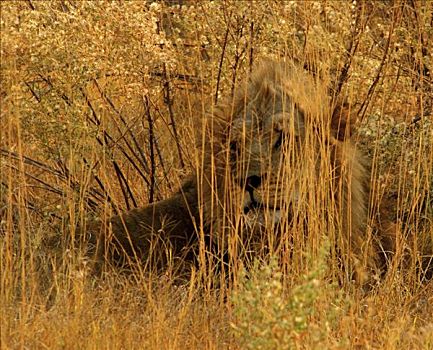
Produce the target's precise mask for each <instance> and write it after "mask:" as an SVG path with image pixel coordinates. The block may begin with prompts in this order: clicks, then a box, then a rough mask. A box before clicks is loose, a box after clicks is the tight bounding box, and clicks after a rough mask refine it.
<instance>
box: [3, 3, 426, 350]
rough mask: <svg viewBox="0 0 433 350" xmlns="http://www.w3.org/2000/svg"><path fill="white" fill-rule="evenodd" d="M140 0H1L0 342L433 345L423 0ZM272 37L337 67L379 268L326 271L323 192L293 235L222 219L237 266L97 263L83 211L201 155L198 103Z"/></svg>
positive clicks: (224, 88) (91, 213)
mask: <svg viewBox="0 0 433 350" xmlns="http://www.w3.org/2000/svg"><path fill="white" fill-rule="evenodd" d="M146 6H147V5H145V4H143V3H142V2H125V3H117V2H115V3H111V2H110V3H108V2H56V3H54V2H36V1H28V2H15V1H5V2H2V4H1V19H2V24H1V31H2V40H1V79H2V84H1V88H0V98H1V106H0V108H1V122H0V143H1V145H0V148H1V149H0V152H1V153H0V180H1V183H0V186H1V187H0V324H1V327H0V344H1V347H2V348H19V347H23V348H68V349H69V348H77V349H78V348H79V349H82V348H94V349H100V348H126V349H129V348H144V349H195V348H197V349H203V348H206V349H207V348H209V349H224V348H230V349H232V348H233V349H236V348H239V349H244V348H251V349H265V348H268V349H275V348H300V349H302V348H305V349H310V348H319V349H322V348H330V349H342V348H361V349H363V348H374V349H431V348H432V347H433V336H432V334H433V317H432V315H433V285H432V283H431V282H428V281H425V280H426V278H425V277H427V275H426V273H427V271H424V270H423V269H422V268H420V266H421V267H422V266H423V264H424V266H426V261H427V262H428V259H429V255H430V256H431V254H432V250H433V249H432V245H433V243H432V242H433V227H432V226H433V225H432V224H431V221H432V217H433V209H432V207H433V200H432V198H433V194H432V191H433V170H432V169H433V150H432V139H433V129H432V128H433V126H432V112H431V86H432V82H431V77H430V75H426V72H428V71H430V72H431V70H432V69H433V67H432V65H431V59H430V58H429V57H430V56H431V54H432V51H433V49H432V48H431V47H429V46H428V44H429V41H428V37H429V35H431V31H432V27H431V21H429V18H431V16H432V10H431V9H430V8H429V6H428V5H426V4H424V3H422V2H416V3H415V5H414V7H412V5H410V4H405V3H403V2H402V3H400V2H396V3H394V4H393V5H389V4H381V3H373V2H372V3H365V4H364V5H363V4H357V3H355V2H340V1H329V2H326V3H324V2H316V1H311V2H303V1H299V2H287V3H286V2H284V3H283V2H282V3H278V2H277V3H270V2H257V3H253V4H251V3H249V2H236V1H233V2H212V3H206V4H204V3H202V4H196V5H195V7H189V6H182V7H180V8H179V7H168V6H166V5H163V4H159V5H152V6H150V7H146ZM143 9H145V10H143ZM415 15H416V16H415ZM415 17H416V18H417V21H415V19H414V18H415ZM364 24H365V25H364ZM389 33H391V34H389ZM361 34H362V35H361ZM350 43H352V44H351V45H350ZM347 45H349V46H350V47H351V49H350V50H349V55H348V54H347V52H348V51H346V49H347V48H348V47H347ZM424 49H425V50H427V51H424ZM425 52H427V54H426V53H425ZM428 55H430V56H428ZM282 56H285V57H291V58H294V59H296V60H298V61H300V62H303V63H305V65H306V66H309V67H310V69H312V70H313V71H316V72H317V73H318V74H319V75H320V76H321V77H322V78H323V79H324V80H325V81H327V80H329V79H330V80H334V79H335V80H337V83H338V80H339V79H341V81H340V83H341V87H342V88H341V92H340V93H341V94H342V95H345V97H347V98H348V100H350V101H351V107H350V108H351V109H352V110H353V112H354V113H355V114H356V116H357V119H358V120H357V122H356V125H355V126H356V127H358V131H357V134H356V135H355V136H356V142H357V144H358V145H359V147H360V148H362V149H363V150H364V151H365V152H366V153H367V154H368V156H369V158H370V159H371V160H372V162H373V163H372V187H373V197H372V198H373V200H372V204H371V208H370V213H371V218H370V222H371V225H373V224H374V221H375V217H374V216H375V215H376V214H377V213H378V210H379V209H378V208H379V205H380V203H386V204H385V207H387V209H388V211H389V215H390V217H392V219H393V223H394V226H392V228H391V231H392V232H390V234H392V235H393V236H394V237H396V242H397V245H396V250H395V252H394V253H393V254H390V255H389V256H393V257H394V259H393V260H392V261H391V262H390V267H389V271H388V273H387V274H386V275H385V276H383V277H382V278H380V279H378V280H377V283H376V284H375V285H374V286H373V288H372V289H371V290H370V291H368V292H365V291H363V290H361V289H360V288H357V286H355V285H346V286H344V288H342V286H340V285H338V283H336V281H338V280H339V279H338V278H335V276H336V275H338V274H339V273H341V270H340V269H339V267H338V263H337V257H336V256H335V255H332V253H330V251H332V249H324V247H326V246H327V245H326V244H329V243H326V242H327V241H326V240H324V239H322V238H323V231H324V227H323V221H320V215H319V214H317V215H318V216H316V217H314V213H317V211H316V209H317V208H319V209H320V208H321V209H322V210H323V209H326V207H323V203H322V205H321V203H318V204H317V208H316V207H309V208H307V209H306V210H307V211H308V216H309V220H310V225H309V226H308V233H309V235H308V237H305V236H304V235H303V232H304V231H303V230H304V229H305V228H304V227H301V226H302V225H300V226H299V227H298V229H295V230H293V228H292V230H293V231H292V232H291V234H292V235H293V237H295V239H294V243H292V242H289V241H287V242H285V244H282V245H280V246H279V247H280V248H281V247H282V248H283V249H280V250H277V251H274V252H272V249H270V251H271V252H272V254H269V247H270V246H272V243H275V242H274V241H275V237H273V236H269V232H272V231H271V230H268V231H267V234H268V236H265V237H262V240H259V242H256V241H254V240H253V241H252V242H250V243H251V245H253V246H254V245H255V246H254V247H255V249H257V248H258V249H257V251H259V253H258V254H252V255H249V254H245V251H243V250H242V249H250V248H251V247H250V246H248V243H249V242H242V244H241V243H239V237H246V236H248V234H247V233H246V232H242V230H241V227H242V225H241V222H240V221H239V222H231V223H229V224H230V225H231V226H230V225H228V226H229V228H230V232H231V234H232V236H231V237H230V239H231V240H230V239H229V241H228V243H229V244H230V246H229V248H230V249H231V253H232V256H233V257H238V256H239V257H242V258H244V259H235V258H234V259H233V261H231V263H232V264H233V265H232V266H231V267H230V272H233V271H234V272H235V274H234V277H233V276H230V277H227V276H224V275H223V276H221V275H219V274H218V271H215V270H214V269H213V267H214V266H212V265H211V266H210V265H206V264H202V265H199V266H198V267H196V269H195V270H193V272H192V273H190V274H188V276H187V277H185V276H182V278H177V277H178V276H176V275H175V274H171V270H168V271H167V273H166V274H162V275H160V274H156V273H153V272H151V273H149V272H148V271H144V272H143V270H142V269H137V271H136V272H133V273H127V274H124V273H121V272H120V271H117V270H116V269H108V273H107V276H106V277H105V279H103V280H99V279H96V278H95V277H93V276H91V274H90V271H89V262H88V260H87V259H86V258H85V257H84V256H83V250H84V249H85V247H84V246H83V244H84V243H85V242H84V238H83V237H80V236H79V230H78V229H77V227H82V226H83V225H85V224H86V220H87V219H89V218H94V217H102V218H104V217H110V216H111V215H113V214H114V213H115V212H116V211H117V210H120V211H123V210H126V209H129V208H133V207H136V206H144V205H146V204H147V203H148V202H149V200H160V199H162V198H167V197H168V196H170V195H171V194H172V193H174V192H175V191H176V190H177V189H178V188H179V186H180V184H181V183H182V181H183V180H184V179H185V177H186V175H187V174H189V173H190V171H191V169H192V168H194V167H196V165H197V164H200V162H201V159H202V154H200V149H199V148H198V149H197V148H196V147H194V145H195V144H197V141H198V140H197V138H198V137H199V135H200V130H197V129H196V127H197V125H200V124H199V120H200V118H201V116H202V115H204V114H205V113H210V114H212V111H213V109H214V107H215V102H220V101H221V100H222V99H223V98H224V96H227V95H229V94H230V93H231V91H232V89H233V87H234V83H236V82H238V81H239V80H241V79H242V78H243V77H244V76H245V75H246V74H247V72H248V71H249V69H250V68H251V67H252V66H253V65H254V64H255V63H256V62H257V61H259V60H260V59H262V58H264V57H271V58H274V59H275V58H279V57H282ZM413 57H416V60H415V61H416V62H414V59H412V58H413ZM349 62H350V70H349V75H348V77H347V80H345V77H344V74H342V73H341V72H343V71H344V67H345V64H348V63H349ZM424 68H425V69H424ZM430 74H431V73H430ZM328 77H330V78H328ZM332 82H333V81H332ZM152 133H153V134H152ZM303 186H305V187H304V189H306V191H305V193H308V191H307V187H308V181H306V182H305V184H304V185H303ZM324 186H326V184H325V183H324ZM239 214H240V213H239ZM322 215H324V213H323V212H322ZM265 226H267V227H268V228H269V227H270V226H272V222H266V225H265ZM371 229H372V228H371ZM369 232H370V231H369ZM328 233H329V232H328ZM324 242H325V243H324ZM257 245H258V247H257ZM264 245H266V247H264ZM277 246H278V245H277ZM325 250H326V251H325ZM237 254H238V255H237ZM245 267H246V269H245Z"/></svg>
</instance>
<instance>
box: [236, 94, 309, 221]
mask: <svg viewBox="0 0 433 350" xmlns="http://www.w3.org/2000/svg"><path fill="white" fill-rule="evenodd" d="M272 97H273V98H271V99H269V96H268V103H267V104H265V105H261V106H260V107H261V108H257V101H256V100H254V101H252V102H251V105H246V106H245V109H243V110H242V111H241V115H239V116H237V117H236V118H235V119H234V120H233V123H232V127H231V131H230V142H229V148H230V169H231V172H232V176H233V178H234V180H235V183H236V184H237V185H239V186H240V187H241V188H242V189H243V190H244V193H243V204H242V205H243V210H244V212H245V213H247V212H249V211H250V210H261V209H267V210H271V211H272V212H273V217H274V220H278V218H279V213H280V210H281V209H283V208H286V209H287V208H288V207H292V206H293V205H294V204H296V203H297V201H298V200H299V198H300V191H301V188H300V187H301V182H302V177H303V176H305V175H306V171H307V169H308V166H307V163H306V162H304V161H303V159H304V157H305V155H306V152H305V146H306V132H305V118H304V113H303V111H302V110H301V109H300V108H299V107H298V106H296V104H294V103H293V102H292V100H291V99H290V98H289V97H288V96H286V95H284V94H281V93H276V94H275V95H274V96H272ZM311 175H312V174H310V176H311Z"/></svg>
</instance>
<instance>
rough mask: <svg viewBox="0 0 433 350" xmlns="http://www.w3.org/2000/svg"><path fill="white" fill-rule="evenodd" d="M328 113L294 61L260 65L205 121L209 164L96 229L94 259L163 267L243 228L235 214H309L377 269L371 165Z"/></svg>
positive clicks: (318, 89) (356, 260)
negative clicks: (174, 189)
mask: <svg viewBox="0 0 433 350" xmlns="http://www.w3.org/2000/svg"><path fill="white" fill-rule="evenodd" d="M331 115H332V111H331V101H330V98H329V97H328V94H327V88H326V86H324V85H323V84H322V83H321V82H320V81H318V80H317V79H315V78H314V77H312V76H311V75H310V74H307V73H306V72H305V71H304V70H303V69H302V68H299V67H297V66H296V65H293V64H287V65H286V64H279V63H269V62H268V63H267V64H265V65H262V67H261V68H259V69H257V71H256V72H255V73H254V74H253V75H252V77H251V79H250V80H249V81H248V82H247V84H246V85H245V86H241V87H240V88H239V89H238V91H237V93H236V94H235V96H234V97H233V98H231V99H228V100H227V102H226V103H225V104H221V105H220V106H218V107H217V108H216V110H215V111H214V113H213V115H211V116H208V117H206V118H204V123H205V124H204V126H203V127H202V130H203V131H204V134H203V135H202V137H201V140H202V141H201V142H200V143H199V147H198V149H199V152H204V153H203V155H204V157H202V159H203V161H201V162H199V164H197V167H196V170H195V173H194V174H192V175H191V176H190V177H189V178H188V181H187V183H186V185H185V186H183V187H182V189H181V190H180V191H179V192H178V193H176V194H175V195H173V196H172V197H171V198H169V199H167V200H164V201H161V202H158V203H154V204H151V205H149V206H147V207H145V208H142V209H137V210H132V211H130V212H128V213H126V214H124V215H122V216H117V217H114V218H112V219H111V220H110V221H109V222H110V223H111V229H108V227H107V225H97V226H96V227H93V228H92V230H93V231H94V232H97V235H96V236H97V237H98V238H99V239H98V246H99V248H98V250H97V257H96V260H97V261H98V262H99V263H100V262H103V261H104V260H105V259H104V257H105V258H107V257H108V258H109V259H114V260H119V259H120V260H122V261H124V260H125V258H132V259H134V260H135V258H138V259H140V260H143V261H145V262H149V261H156V263H157V265H161V264H162V265H164V264H165V263H166V262H167V260H169V258H170V257H178V258H182V259H186V258H187V259H189V258H191V257H193V256H195V255H196V254H197V253H198V252H197V251H194V249H192V248H191V247H195V246H198V245H199V244H198V243H199V242H200V240H201V239H203V237H208V238H209V237H210V239H208V240H206V242H208V241H212V238H214V239H215V240H218V239H219V238H218V237H220V236H221V235H223V232H224V235H225V234H226V232H227V231H230V230H238V229H239V227H237V225H236V223H237V222H238V220H236V217H239V216H242V215H245V214H244V213H248V212H250V211H260V212H261V213H262V214H261V215H260V217H261V218H262V219H261V220H262V221H263V222H265V221H266V220H267V218H268V217H269V215H271V216H272V217H273V218H274V219H272V220H276V219H275V217H277V218H278V220H280V221H281V220H282V221H286V222H287V223H288V225H291V224H293V222H296V221H299V220H297V218H302V217H303V218H307V220H308V225H310V223H312V222H315V221H320V220H322V221H325V224H324V225H323V227H322V228H325V227H326V230H327V231H328V232H327V233H328V234H329V235H331V236H333V241H334V243H335V244H336V245H338V250H339V251H340V252H341V254H342V257H343V258H342V260H343V261H345V262H346V263H347V265H350V269H352V270H359V269H360V266H363V267H367V268H369V269H371V268H372V269H374V268H375V266H376V260H377V257H376V253H375V250H374V249H373V248H372V244H371V240H370V239H369V237H368V236H367V234H366V232H367V227H366V225H367V210H368V196H369V190H368V184H369V181H370V175H369V171H368V170H367V169H368V167H366V166H365V161H364V159H363V156H362V155H361V154H360V152H359V150H357V149H356V147H355V146H354V145H353V144H352V141H351V140H350V138H342V137H341V135H342V134H344V133H342V132H341V130H334V125H340V123H339V122H337V123H335V120H332V117H331ZM334 118H335V117H334ZM339 136H340V137H339ZM198 158H200V157H198ZM276 214H278V215H276ZM107 232H112V238H111V239H110V240H109V241H110V242H107V238H108V236H107ZM215 237H216V238H215ZM107 246H108V247H110V249H105V248H106V247H107ZM113 248H117V250H116V249H114V250H113ZM191 249H192V251H191ZM223 249H224V248H223ZM114 251H116V252H114ZM358 272H359V271H358Z"/></svg>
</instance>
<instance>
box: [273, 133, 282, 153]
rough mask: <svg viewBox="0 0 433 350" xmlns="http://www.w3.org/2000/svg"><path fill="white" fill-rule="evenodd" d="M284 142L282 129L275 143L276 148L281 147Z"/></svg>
mask: <svg viewBox="0 0 433 350" xmlns="http://www.w3.org/2000/svg"><path fill="white" fill-rule="evenodd" d="M282 144H283V132H282V131H280V135H279V136H278V139H277V141H276V142H275V144H274V148H275V149H277V148H280V147H281V145H282Z"/></svg>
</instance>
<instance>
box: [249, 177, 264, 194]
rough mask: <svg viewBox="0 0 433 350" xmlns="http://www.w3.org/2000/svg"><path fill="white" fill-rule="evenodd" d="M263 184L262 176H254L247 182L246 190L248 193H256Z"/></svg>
mask: <svg viewBox="0 0 433 350" xmlns="http://www.w3.org/2000/svg"><path fill="white" fill-rule="evenodd" d="M261 183H262V179H261V178H260V176H257V175H252V176H248V177H247V180H246V182H245V190H246V191H254V190H255V189H256V188H257V187H259V186H260V184H261Z"/></svg>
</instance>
